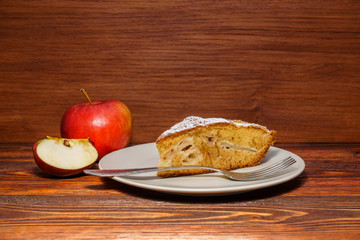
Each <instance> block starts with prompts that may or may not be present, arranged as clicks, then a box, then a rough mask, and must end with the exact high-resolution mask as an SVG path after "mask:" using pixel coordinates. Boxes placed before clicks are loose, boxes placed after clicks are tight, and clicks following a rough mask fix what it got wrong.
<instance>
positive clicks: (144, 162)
mask: <svg viewBox="0 0 360 240" xmlns="http://www.w3.org/2000/svg"><path fill="white" fill-rule="evenodd" d="M288 156H292V157H293V158H294V159H295V160H296V163H295V164H293V165H292V166H290V167H289V168H287V169H285V170H283V171H281V172H279V173H278V174H276V175H275V176H271V177H269V178H266V179H262V180H256V181H247V182H242V181H233V180H229V179H227V178H226V177H224V176H223V175H222V174H221V173H208V174H201V175H192V176H182V177H173V178H159V177H157V176H156V172H150V173H141V174H136V175H129V176H124V177H114V178H113V179H114V180H116V181H119V182H121V183H125V184H128V185H131V186H135V187H139V188H145V189H150V190H155V191H160V192H167V193H173V194H180V195H226V194H235V193H240V192H246V191H251V190H255V189H260V188H265V187H270V186H274V185H277V184H280V183H284V182H286V181H289V180H291V179H294V178H295V177H297V176H298V175H299V174H300V173H301V172H302V171H303V170H304V168H305V162H304V161H303V160H302V159H301V158H300V157H299V156H297V155H295V154H294V153H291V152H289V151H286V150H283V149H281V148H276V147H270V149H269V152H268V154H267V155H266V157H265V158H264V159H263V160H262V161H261V164H259V165H258V166H254V167H249V168H241V169H237V170H236V171H238V172H246V171H253V170H255V169H258V168H262V167H264V166H265V165H268V164H271V163H273V162H276V161H279V160H281V159H284V158H286V157H288ZM158 161H159V154H158V151H157V149H156V146H155V143H147V144H142V145H137V146H132V147H127V148H124V149H121V150H118V151H115V152H112V153H110V154H108V155H106V156H104V157H103V158H102V159H101V160H100V162H99V168H100V169H126V168H143V167H154V166H156V165H157V164H158Z"/></svg>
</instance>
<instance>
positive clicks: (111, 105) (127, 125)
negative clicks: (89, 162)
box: [60, 100, 132, 159]
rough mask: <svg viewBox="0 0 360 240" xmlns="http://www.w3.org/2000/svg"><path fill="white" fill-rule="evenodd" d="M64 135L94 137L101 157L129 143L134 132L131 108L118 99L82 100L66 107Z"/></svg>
mask: <svg viewBox="0 0 360 240" xmlns="http://www.w3.org/2000/svg"><path fill="white" fill-rule="evenodd" d="M60 130H61V137H63V138H75V139H79V138H88V137H89V138H90V140H91V141H92V142H93V143H94V146H95V148H96V150H97V151H98V154H99V157H98V159H100V158H102V157H103V156H105V155H106V154H108V153H110V152H113V151H115V150H118V149H121V148H124V147H126V146H127V145H128V144H129V142H130V139H131V135H132V117H131V113H130V110H129V109H128V108H127V107H126V105H125V104H123V103H122V102H120V101H118V100H106V101H99V100H97V101H92V104H90V103H89V102H83V103H78V104H75V105H73V106H72V107H70V108H69V109H67V110H66V112H65V113H64V115H63V118H62V120H61V125H60Z"/></svg>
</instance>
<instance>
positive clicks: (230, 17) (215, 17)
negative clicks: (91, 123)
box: [0, 0, 360, 144]
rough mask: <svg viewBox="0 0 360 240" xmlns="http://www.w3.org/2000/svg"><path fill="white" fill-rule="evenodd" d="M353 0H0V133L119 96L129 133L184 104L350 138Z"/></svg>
mask: <svg viewBox="0 0 360 240" xmlns="http://www.w3.org/2000/svg"><path fill="white" fill-rule="evenodd" d="M359 26H360V4H359V2H358V1H296V3H294V2H293V1H232V0H228V1H168V0H167V1H166V0H164V1H151V2H148V1H139V0H138V1H65V0H62V1H46V0H44V1H16V2H14V1H7V0H3V1H1V3H0V52H1V58H0V79H1V80H0V129H1V134H0V142H7V143H19V142H35V141H37V140H38V139H41V138H43V137H45V136H46V135H52V136H59V134H60V133H59V123H60V119H61V116H62V114H63V112H64V111H65V110H66V109H67V108H68V107H69V106H71V105H73V104H75V103H78V102H81V101H84V100H85V99H84V98H83V96H81V94H80V93H79V91H78V90H79V89H80V88H82V87H83V88H85V89H87V91H88V93H89V94H90V95H91V96H92V98H93V99H111V98H114V99H119V100H122V101H123V102H124V103H125V104H127V105H128V106H129V108H130V109H131V111H132V113H133V117H134V135H133V139H132V143H133V144H137V143H144V142H152V141H154V140H155V139H156V138H157V136H158V135H159V134H160V133H161V132H163V131H164V130H166V129H167V128H168V127H169V126H171V125H172V124H174V123H176V122H178V121H180V120H182V119H183V118H184V117H186V116H188V115H199V116H203V117H225V118H233V119H242V120H246V121H251V122H258V123H260V124H264V125H266V126H268V127H269V128H271V129H276V130H278V132H279V139H278V141H279V142H330V143H336V142H344V143H351V142H354V143H359V142H360V137H359V136H360V128H359V127H358V123H359V121H360V104H359V102H360V81H359V76H360V65H359V62H360V41H359V39H360V31H359Z"/></svg>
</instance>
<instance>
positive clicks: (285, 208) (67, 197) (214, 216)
mask: <svg viewBox="0 0 360 240" xmlns="http://www.w3.org/2000/svg"><path fill="white" fill-rule="evenodd" d="M277 146H278V147H281V148H283V149H287V150H289V151H292V152H293V153H295V154H297V155H299V156H301V157H302V158H303V159H304V161H305V162H306V168H305V171H304V172H303V173H302V174H301V175H300V176H299V177H297V178H296V179H294V180H291V181H289V182H286V183H283V184H280V185H277V186H273V187H269V188H265V189H260V190H255V191H252V192H247V193H241V194H235V195H229V196H216V197H191V196H177V195H170V194H164V193H159V192H155V191H150V190H144V189H139V188H135V187H131V186H127V185H124V184H122V183H119V182H116V181H113V180H111V179H101V178H98V177H93V176H84V175H83V176H77V177H73V178H66V179H59V178H52V177H49V176H47V175H45V174H43V173H42V172H41V171H40V170H39V169H38V168H37V166H36V165H35V162H34V160H33V157H32V152H31V146H29V145H26V144H25V145H24V144H23V145H21V144H2V145H1V151H0V161H1V168H0V176H1V178H0V179H1V180H0V181H1V182H0V212H1V220H0V232H1V236H2V237H1V238H2V239H264V238H266V239H356V238H359V237H360V230H359V229H360V171H359V157H360V145H359V144H330V145H329V144H318V145H306V144H283V145H277Z"/></svg>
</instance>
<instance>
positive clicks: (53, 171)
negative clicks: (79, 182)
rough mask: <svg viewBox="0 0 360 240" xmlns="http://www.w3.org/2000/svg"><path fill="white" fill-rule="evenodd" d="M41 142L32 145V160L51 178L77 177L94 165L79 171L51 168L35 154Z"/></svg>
mask: <svg viewBox="0 0 360 240" xmlns="http://www.w3.org/2000/svg"><path fill="white" fill-rule="evenodd" d="M41 141H43V140H40V141H38V142H36V143H35V144H34V145H33V148H32V150H33V154H34V159H35V162H36V164H37V165H38V167H39V168H40V169H41V170H42V171H43V172H45V173H47V174H50V175H53V176H57V177H69V176H74V175H77V174H79V173H82V172H83V171H84V170H85V169H88V168H90V167H91V166H92V165H93V164H94V163H95V162H94V163H92V164H90V165H88V166H86V167H83V168H79V169H62V168H57V167H54V166H51V165H49V164H47V163H46V162H44V161H42V160H41V159H40V157H39V155H38V154H37V152H36V148H37V146H38V145H39V143H40V142H41Z"/></svg>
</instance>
